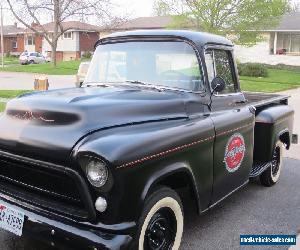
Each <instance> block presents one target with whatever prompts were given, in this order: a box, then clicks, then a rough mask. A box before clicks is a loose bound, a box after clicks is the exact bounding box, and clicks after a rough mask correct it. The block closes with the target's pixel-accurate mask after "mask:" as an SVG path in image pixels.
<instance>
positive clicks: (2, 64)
mask: <svg viewBox="0 0 300 250" xmlns="http://www.w3.org/2000/svg"><path fill="white" fill-rule="evenodd" d="M0 8H1V13H0V14H1V30H0V32H1V59H2V62H1V66H2V68H4V42H3V8H2V4H1V5H0Z"/></svg>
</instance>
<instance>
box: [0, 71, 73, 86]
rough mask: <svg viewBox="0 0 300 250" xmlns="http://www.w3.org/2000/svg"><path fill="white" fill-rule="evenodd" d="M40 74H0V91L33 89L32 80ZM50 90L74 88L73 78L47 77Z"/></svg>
mask: <svg viewBox="0 0 300 250" xmlns="http://www.w3.org/2000/svg"><path fill="white" fill-rule="evenodd" d="M39 76H41V74H30V73H21V72H20V73H19V72H0V89H33V83H34V79H35V78H37V77H39ZM47 77H48V80H49V84H50V89H57V88H68V87H74V86H75V76H72V75H70V76H55V75H49V76H47Z"/></svg>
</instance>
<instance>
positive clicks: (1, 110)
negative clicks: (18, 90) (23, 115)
mask: <svg viewBox="0 0 300 250" xmlns="http://www.w3.org/2000/svg"><path fill="white" fill-rule="evenodd" d="M5 106H6V103H4V102H0V113H1V112H3V111H4V109H5Z"/></svg>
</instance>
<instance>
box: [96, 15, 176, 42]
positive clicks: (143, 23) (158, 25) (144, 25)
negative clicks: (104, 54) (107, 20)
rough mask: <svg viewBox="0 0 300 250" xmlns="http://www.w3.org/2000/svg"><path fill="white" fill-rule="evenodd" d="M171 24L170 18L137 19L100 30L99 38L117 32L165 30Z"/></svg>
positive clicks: (171, 18) (171, 19)
mask: <svg viewBox="0 0 300 250" xmlns="http://www.w3.org/2000/svg"><path fill="white" fill-rule="evenodd" d="M172 22H173V17H172V16H154V17H138V18H135V19H132V20H129V21H127V22H124V23H122V24H120V25H117V26H115V27H111V28H102V31H101V33H100V37H103V36H106V35H108V34H110V33H113V32H117V31H127V30H140V29H144V30H145V29H167V28H168V27H169V26H170V25H171V24H172Z"/></svg>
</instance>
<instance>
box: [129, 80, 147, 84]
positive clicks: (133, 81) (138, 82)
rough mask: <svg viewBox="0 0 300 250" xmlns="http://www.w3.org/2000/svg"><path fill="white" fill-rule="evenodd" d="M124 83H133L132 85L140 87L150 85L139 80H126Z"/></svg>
mask: <svg viewBox="0 0 300 250" xmlns="http://www.w3.org/2000/svg"><path fill="white" fill-rule="evenodd" d="M125 82H129V83H133V84H140V85H151V84H150V83H146V82H142V81H139V80H126V81H125Z"/></svg>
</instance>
